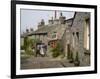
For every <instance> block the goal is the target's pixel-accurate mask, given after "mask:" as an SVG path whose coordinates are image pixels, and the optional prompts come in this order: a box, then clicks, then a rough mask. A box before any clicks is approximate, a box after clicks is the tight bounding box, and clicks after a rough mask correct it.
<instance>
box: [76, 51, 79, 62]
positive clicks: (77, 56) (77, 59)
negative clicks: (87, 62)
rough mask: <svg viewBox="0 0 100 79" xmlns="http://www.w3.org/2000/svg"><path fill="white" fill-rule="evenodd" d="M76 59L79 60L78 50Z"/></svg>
mask: <svg viewBox="0 0 100 79" xmlns="http://www.w3.org/2000/svg"><path fill="white" fill-rule="evenodd" d="M75 61H79V55H78V52H76V58H75Z"/></svg>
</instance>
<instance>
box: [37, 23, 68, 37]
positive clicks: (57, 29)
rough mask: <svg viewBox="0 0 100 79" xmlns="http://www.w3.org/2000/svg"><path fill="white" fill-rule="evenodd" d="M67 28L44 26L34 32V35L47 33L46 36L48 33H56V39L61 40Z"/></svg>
mask: <svg viewBox="0 0 100 79" xmlns="http://www.w3.org/2000/svg"><path fill="white" fill-rule="evenodd" d="M67 27H68V26H67V24H52V25H46V26H42V27H41V28H40V29H38V30H36V31H35V33H48V34H49V33H50V34H51V33H53V32H57V33H58V38H57V39H61V38H62V36H63V34H64V32H65V30H66V28H67Z"/></svg>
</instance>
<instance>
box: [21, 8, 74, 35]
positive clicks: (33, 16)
mask: <svg viewBox="0 0 100 79" xmlns="http://www.w3.org/2000/svg"><path fill="white" fill-rule="evenodd" d="M60 12H62V13H63V16H65V17H66V19H69V18H72V17H73V16H74V12H69V11H57V18H59V16H60ZM54 15H55V11H47V10H32V9H30V10H29V9H21V33H23V32H25V31H26V29H30V28H33V29H34V30H36V29H37V25H38V23H39V22H40V21H41V19H44V21H45V24H48V20H49V19H51V17H54Z"/></svg>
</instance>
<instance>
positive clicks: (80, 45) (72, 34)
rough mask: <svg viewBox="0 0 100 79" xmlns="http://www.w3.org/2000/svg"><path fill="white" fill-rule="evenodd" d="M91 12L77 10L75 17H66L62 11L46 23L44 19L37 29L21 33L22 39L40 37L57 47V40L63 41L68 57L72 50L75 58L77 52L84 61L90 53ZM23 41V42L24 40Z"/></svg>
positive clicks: (47, 43)
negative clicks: (85, 56) (85, 55)
mask: <svg viewBox="0 0 100 79" xmlns="http://www.w3.org/2000/svg"><path fill="white" fill-rule="evenodd" d="M89 29H90V13H87V12H75V14H74V17H73V18H70V19H66V17H65V16H63V14H62V13H60V16H59V18H57V17H56V12H55V17H54V18H53V17H52V18H51V19H50V20H48V24H47V25H45V22H44V20H43V19H42V20H41V22H40V23H39V24H38V29H37V30H36V31H32V30H31V32H29V31H28V30H27V32H26V33H24V34H22V35H21V40H23V38H24V37H25V36H28V37H29V38H38V39H40V40H41V42H42V43H45V44H46V45H47V46H51V47H53V48H54V47H56V44H57V42H58V41H59V42H61V44H62V47H63V52H64V53H65V56H66V57H68V55H70V52H72V53H73V58H74V59H75V57H76V52H78V54H79V60H80V62H84V53H89V54H90V51H89V50H90V43H89V42H90V41H89V40H90V30H89ZM22 43H23V42H22ZM22 45H23V44H22Z"/></svg>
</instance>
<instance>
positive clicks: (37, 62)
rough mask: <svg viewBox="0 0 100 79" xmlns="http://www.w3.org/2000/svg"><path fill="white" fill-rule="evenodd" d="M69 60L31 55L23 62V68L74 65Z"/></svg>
mask: <svg viewBox="0 0 100 79" xmlns="http://www.w3.org/2000/svg"><path fill="white" fill-rule="evenodd" d="M73 66H74V64H72V63H68V61H67V60H65V59H63V60H58V59H51V58H49V57H31V58H29V59H27V60H25V61H22V63H21V69H37V68H38V69H39V68H61V67H73Z"/></svg>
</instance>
